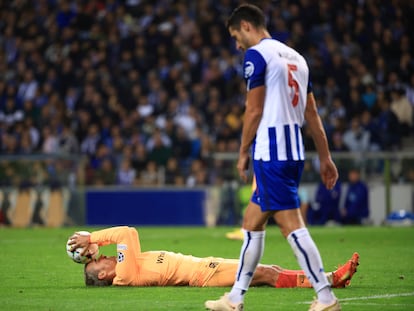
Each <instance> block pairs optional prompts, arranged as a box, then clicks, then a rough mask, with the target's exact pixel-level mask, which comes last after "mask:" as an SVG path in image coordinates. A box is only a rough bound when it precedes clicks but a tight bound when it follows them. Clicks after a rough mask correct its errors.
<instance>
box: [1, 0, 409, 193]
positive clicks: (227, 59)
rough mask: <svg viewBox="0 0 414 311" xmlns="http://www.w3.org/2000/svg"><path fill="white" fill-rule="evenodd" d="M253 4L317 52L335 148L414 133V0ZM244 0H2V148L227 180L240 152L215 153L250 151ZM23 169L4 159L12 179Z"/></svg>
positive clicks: (125, 175)
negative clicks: (239, 18) (245, 136)
mask: <svg viewBox="0 0 414 311" xmlns="http://www.w3.org/2000/svg"><path fill="white" fill-rule="evenodd" d="M251 2H253V3H255V4H258V5H259V6H261V8H262V9H263V10H264V11H265V12H266V14H267V18H268V28H269V30H270V32H271V35H272V36H273V37H274V38H276V39H278V40H280V41H282V42H285V43H286V44H288V45H290V46H292V47H294V48H296V49H297V50H299V51H300V52H301V53H302V54H303V55H304V56H305V58H306V60H307V61H308V64H309V66H310V72H311V79H312V83H313V91H314V93H315V95H316V98H317V103H318V107H319V112H320V115H321V117H322V119H323V122H324V126H325V128H326V131H327V134H328V138H329V141H330V144H331V148H332V151H333V152H336V151H353V152H365V151H399V150H402V149H403V148H404V145H403V142H404V141H406V140H407V139H408V140H409V139H410V138H411V139H414V138H413V137H414V130H413V129H414V126H413V124H414V122H413V120H414V118H413V107H414V57H413V56H414V37H413V34H412V32H413V29H414V2H413V1H404V0H358V1H357V0H350V1H342V0H320V1H319V0H289V1H288V0H281V1H265V0H263V1H251ZM239 3H240V1H232V0H197V1H185V0H181V1H180V0H175V1H174V0H151V1H146V0H123V1H122V0H37V1H28V0H10V1H1V2H0V154H1V155H2V156H3V155H30V154H39V153H40V154H48V155H56V154H59V155H72V156H73V155H78V156H79V159H81V160H79V161H80V162H81V163H83V164H82V168H83V169H82V172H76V177H75V178H77V179H78V182H81V183H83V184H86V185H112V184H118V185H157V184H159V183H161V182H162V183H164V184H174V185H187V186H195V185H205V184H219V183H220V182H222V181H223V180H225V179H226V178H227V177H226V176H225V174H223V172H227V171H228V170H225V169H224V166H226V165H227V164H226V163H225V162H223V161H221V160H213V161H212V160H211V159H212V158H211V155H212V154H213V153H215V152H237V151H238V145H239V137H240V130H241V125H242V117H243V111H244V104H245V102H244V100H245V97H244V95H245V83H244V80H243V77H242V58H243V55H242V54H241V53H240V52H239V51H237V50H236V49H235V44H234V41H233V40H231V39H230V38H229V35H228V32H227V30H226V29H225V20H226V18H227V17H228V15H229V14H230V12H231V11H232V10H233V9H234V8H235V7H236V6H237V4H239ZM275 100H277V99H275ZM304 138H305V145H306V148H307V150H308V151H312V150H315V149H314V146H313V144H312V142H311V139H310V136H309V133H308V132H307V129H306V127H305V128H304ZM74 162H75V163H77V161H74ZM51 163H52V164H51ZM56 163H60V164H56ZM65 163H66V164H65ZM67 163H68V162H53V161H52V160H50V161H42V162H41V163H40V164H37V165H33V166H31V167H30V170H33V171H35V170H36V169H38V170H39V171H42V170H43V171H44V172H45V174H46V175H47V174H52V173H53V174H55V175H58V172H59V167H56V166H59V165H60V166H62V165H63V166H64V165H67ZM73 164H74V163H73V161H72V162H71V164H69V165H73ZM77 164H78V163H77ZM37 166H40V167H37ZM14 170H18V168H16V167H13V165H10V163H8V162H7V161H2V162H0V180H1V182H0V183H1V184H3V185H8V184H12V183H13V181H12V178H11V176H12V175H13V174H14ZM160 172H162V174H160ZM35 175H36V176H39V172H37V173H36V174H35ZM412 175H413V176H412V177H413V180H414V171H413V174H412ZM37 178H38V177H37ZM161 179H162V180H161Z"/></svg>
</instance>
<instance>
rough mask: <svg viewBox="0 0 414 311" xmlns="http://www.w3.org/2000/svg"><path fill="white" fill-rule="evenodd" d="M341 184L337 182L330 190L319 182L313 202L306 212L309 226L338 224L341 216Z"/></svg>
mask: <svg viewBox="0 0 414 311" xmlns="http://www.w3.org/2000/svg"><path fill="white" fill-rule="evenodd" d="M341 190H342V184H341V182H340V181H338V182H337V183H336V185H335V187H334V188H333V189H332V190H328V189H326V187H325V185H324V184H323V183H322V182H319V185H318V188H317V190H316V194H315V200H314V201H313V202H311V206H310V208H309V209H308V212H307V220H308V223H309V224H310V225H326V224H331V223H332V224H340V223H341V214H340V210H339V201H340V198H341Z"/></svg>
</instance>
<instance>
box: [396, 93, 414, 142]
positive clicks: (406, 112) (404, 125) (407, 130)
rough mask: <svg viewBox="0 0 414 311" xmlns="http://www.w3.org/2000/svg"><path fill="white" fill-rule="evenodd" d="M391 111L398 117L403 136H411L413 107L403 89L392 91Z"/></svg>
mask: <svg viewBox="0 0 414 311" xmlns="http://www.w3.org/2000/svg"><path fill="white" fill-rule="evenodd" d="M391 100H392V101H391V110H392V111H393V112H394V114H395V115H396V116H397V118H398V121H399V123H400V127H401V132H400V135H401V136H409V135H411V134H412V130H413V105H411V104H410V102H409V101H408V98H407V96H406V95H405V90H404V89H403V88H402V87H397V88H393V89H392V90H391Z"/></svg>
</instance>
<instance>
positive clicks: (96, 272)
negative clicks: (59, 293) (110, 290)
mask: <svg viewBox="0 0 414 311" xmlns="http://www.w3.org/2000/svg"><path fill="white" fill-rule="evenodd" d="M115 267H116V258H115V257H114V256H112V257H106V256H100V257H99V258H98V259H95V260H92V261H91V262H89V263H87V264H86V265H85V268H84V274H85V284H86V285H88V286H109V285H112V281H113V279H114V277H115Z"/></svg>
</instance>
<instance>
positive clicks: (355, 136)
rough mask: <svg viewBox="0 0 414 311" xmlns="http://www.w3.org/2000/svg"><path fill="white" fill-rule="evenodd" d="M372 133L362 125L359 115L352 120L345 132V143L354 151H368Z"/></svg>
mask: <svg viewBox="0 0 414 311" xmlns="http://www.w3.org/2000/svg"><path fill="white" fill-rule="evenodd" d="M370 139H371V136H370V133H369V132H368V131H366V130H365V129H364V128H363V127H362V126H361V122H360V119H359V117H354V118H352V120H351V125H350V127H349V128H348V129H347V130H346V131H345V133H344V144H345V146H346V147H347V148H348V149H349V150H350V151H353V152H366V151H369V148H370Z"/></svg>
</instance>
